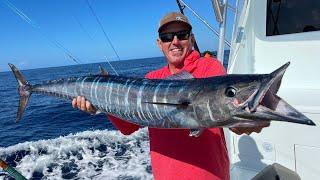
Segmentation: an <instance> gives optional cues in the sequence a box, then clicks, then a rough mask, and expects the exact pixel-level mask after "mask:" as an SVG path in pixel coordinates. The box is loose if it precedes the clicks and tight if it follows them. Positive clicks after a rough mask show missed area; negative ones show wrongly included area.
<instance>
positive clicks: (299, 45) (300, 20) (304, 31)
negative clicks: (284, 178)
mask: <svg viewBox="0 0 320 180" xmlns="http://www.w3.org/2000/svg"><path fill="white" fill-rule="evenodd" d="M224 2H227V1H226V0H225V1H224ZM235 9H236V14H238V16H237V18H235V19H236V20H235V22H234V35H233V39H232V40H231V47H230V49H231V53H230V57H229V60H228V62H229V63H228V73H229V74H246V73H249V74H255V73H270V72H272V71H273V70H274V69H276V68H277V67H280V66H281V65H283V64H284V63H286V62H288V61H290V62H291V64H290V66H289V68H288V70H287V72H286V74H285V75H284V78H283V80H282V84H281V88H280V90H279V92H278V95H280V96H281V97H282V98H283V99H285V100H286V101H287V102H288V103H289V104H291V105H293V106H294V107H295V108H296V109H298V110H299V111H300V112H303V113H304V114H305V115H306V116H307V117H309V118H310V119H312V120H313V121H314V122H315V123H316V126H305V125H300V124H293V123H284V122H275V121H273V122H272V123H271V125H270V127H268V128H265V129H263V130H262V132H261V133H258V134H257V133H252V134H251V135H250V136H247V135H241V136H239V135H236V134H234V133H232V132H231V131H229V130H227V129H226V130H225V135H226V137H227V138H226V139H227V145H228V150H229V156H230V160H231V179H233V180H242V179H245V180H247V179H251V178H253V177H254V176H256V175H257V174H258V173H259V172H260V171H261V170H262V169H263V168H265V167H266V166H267V165H269V164H273V163H278V164H281V165H282V166H284V167H286V168H289V169H290V170H292V171H294V172H296V173H297V174H298V175H299V176H300V178H301V179H303V180H305V179H306V180H309V179H310V180H313V179H319V177H320V167H319V162H320V71H319V67H320V58H319V52H320V1H319V0H306V1H299V0H244V1H237V7H235ZM221 29H222V30H223V27H222V28H221ZM221 39H222V40H223V37H221ZM219 51H223V48H221V49H219ZM218 54H219V53H218Z"/></svg>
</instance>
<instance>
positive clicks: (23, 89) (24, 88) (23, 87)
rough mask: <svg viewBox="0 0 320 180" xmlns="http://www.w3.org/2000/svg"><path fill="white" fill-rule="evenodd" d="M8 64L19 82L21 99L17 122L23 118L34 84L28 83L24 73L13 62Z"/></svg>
mask: <svg viewBox="0 0 320 180" xmlns="http://www.w3.org/2000/svg"><path fill="white" fill-rule="evenodd" d="M8 65H9V66H10V68H11V71H12V73H13V74H14V76H15V78H16V79H17V81H18V84H19V88H18V92H19V95H20V101H19V108H18V112H17V117H16V122H18V121H19V120H20V119H21V117H22V114H23V112H24V110H25V108H26V106H27V103H28V100H29V98H30V96H31V93H32V86H31V85H30V84H29V83H28V81H26V80H25V79H24V77H23V75H22V74H21V72H20V71H19V69H18V68H16V67H15V66H14V65H13V64H10V63H9V64H8Z"/></svg>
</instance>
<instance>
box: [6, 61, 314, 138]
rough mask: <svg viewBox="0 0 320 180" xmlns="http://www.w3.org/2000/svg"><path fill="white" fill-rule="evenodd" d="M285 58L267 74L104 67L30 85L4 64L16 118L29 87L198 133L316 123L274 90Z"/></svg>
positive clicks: (124, 116)
mask: <svg viewBox="0 0 320 180" xmlns="http://www.w3.org/2000/svg"><path fill="white" fill-rule="evenodd" d="M289 64H290V63H289V62H288V63H286V64H284V65H283V66H281V67H280V68H278V69H277V70H275V71H274V72H272V73H270V74H230V75H225V76H215V77H209V78H194V77H193V76H192V75H191V74H190V73H188V72H186V71H182V72H181V73H178V74H175V75H172V76H170V77H169V78H167V79H145V78H133V77H124V76H114V75H108V74H107V73H105V72H104V73H101V74H99V75H88V76H82V77H74V78H67V79H59V80H52V81H46V82H44V83H42V84H35V85H31V84H29V83H28V82H27V81H26V80H25V78H24V77H23V75H22V74H21V72H20V71H19V70H18V69H17V68H16V67H15V66H14V65H12V64H9V66H10V68H11V70H12V72H13V74H14V76H15V77H16V79H17V81H18V84H19V88H18V92H19V94H20V103H19V109H18V112H17V118H16V120H17V121H19V120H20V119H21V118H22V114H23V112H24V109H25V107H26V105H27V102H28V99H29V97H30V95H31V94H32V93H40V94H45V95H49V96H56V97H59V98H63V99H69V100H71V99H73V98H75V97H77V96H84V97H85V98H86V99H87V100H89V101H90V102H91V103H92V104H93V105H94V106H95V107H96V109H97V110H98V111H99V112H103V113H108V114H111V115H113V116H116V117H119V118H121V119H123V120H126V121H128V122H131V123H135V124H138V125H140V126H148V127H153V128H187V129H190V130H191V134H197V133H199V132H200V131H201V130H202V129H205V128H212V127H253V126H259V125H261V124H265V123H266V122H269V121H286V122H292V123H299V124H306V125H315V123H314V122H313V121H312V120H310V119H309V118H307V117H306V116H305V115H303V114H302V113H300V112H299V111H297V110H296V109H295V108H293V107H292V106H291V105H289V104H288V103H287V102H286V101H284V100H283V99H281V98H280V97H279V96H277V95H276V93H277V91H278V90H279V88H280V85H281V79H282V77H283V75H284V73H285V70H286V69H287V67H288V66H289ZM193 132H195V133H193Z"/></svg>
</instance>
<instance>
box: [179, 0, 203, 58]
mask: <svg viewBox="0 0 320 180" xmlns="http://www.w3.org/2000/svg"><path fill="white" fill-rule="evenodd" d="M177 4H178V7H179V9H180V12H181V14H183V15H184V12H183V10H184V8H185V7H186V6H185V5H182V4H181V3H180V1H179V0H177ZM194 49H195V50H196V51H198V52H199V53H200V49H199V47H198V44H197V41H196V38H194Z"/></svg>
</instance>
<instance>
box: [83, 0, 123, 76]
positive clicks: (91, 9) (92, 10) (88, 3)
mask: <svg viewBox="0 0 320 180" xmlns="http://www.w3.org/2000/svg"><path fill="white" fill-rule="evenodd" d="M86 3H87V5H88V7H89V9H90V11H91V13H92V15H93V16H94V17H95V19H96V21H97V22H98V24H99V26H100V28H101V30H102V32H103V34H104V37H105V38H106V40H107V42H108V43H109V45H110V46H111V48H112V50H113V52H114V53H115V54H116V56H117V58H118V60H119V61H120V57H119V55H118V53H117V51H116V49H115V48H114V46H113V44H112V42H111V40H110V39H109V37H108V35H107V33H106V31H105V30H104V28H103V26H102V23H101V21H100V20H99V18H98V16H97V14H96V13H95V11H94V9H93V8H92V6H91V4H90V2H89V0H86ZM107 45H108V44H107ZM107 48H108V47H107ZM105 59H106V61H107V62H108V64H109V65H110V67H111V68H112V70H113V71H114V72H115V73H116V75H117V76H119V74H118V72H117V71H116V70H115V68H114V67H113V66H112V65H111V63H110V61H109V60H108V58H107V57H106V58H105Z"/></svg>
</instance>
